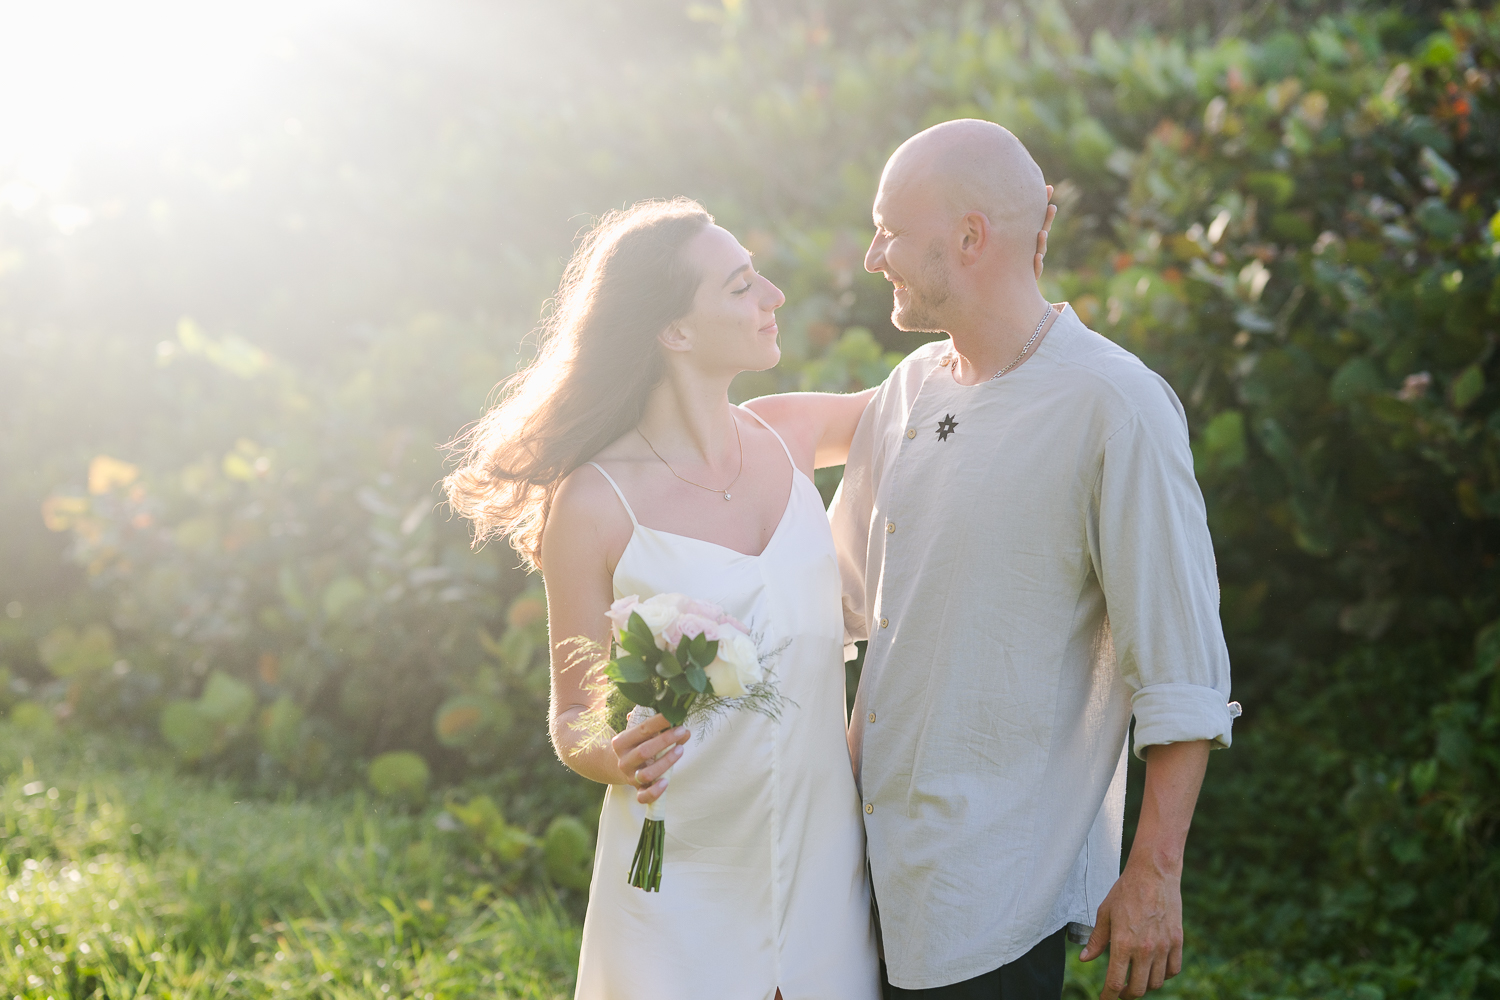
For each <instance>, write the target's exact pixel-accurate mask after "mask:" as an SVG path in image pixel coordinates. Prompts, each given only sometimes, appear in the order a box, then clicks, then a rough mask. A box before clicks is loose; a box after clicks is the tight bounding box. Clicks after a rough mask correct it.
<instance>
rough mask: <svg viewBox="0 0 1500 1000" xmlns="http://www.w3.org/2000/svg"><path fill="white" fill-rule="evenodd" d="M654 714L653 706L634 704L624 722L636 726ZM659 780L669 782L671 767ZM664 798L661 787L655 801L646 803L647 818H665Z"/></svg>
mask: <svg viewBox="0 0 1500 1000" xmlns="http://www.w3.org/2000/svg"><path fill="white" fill-rule="evenodd" d="M655 714H656V709H654V708H647V707H646V706H645V705H637V706H635V707H634V708H632V709H631V710H630V714H629V715H627V716H625V722H626V724H627V725H631V726H638V725H640V724H641V723H642V722H645V721H646V720H647V719H649V718H651V717H652V716H653V715H655ZM670 749H672V748H671V747H670V746H669V747H667V750H670ZM667 750H663V751H662V752H661V753H659V754H657V755H656V756H655V757H652V758H651V760H652V761H657V760H660V759H661V756H662V754H664V753H666V752H667ZM675 766H676V765H675V764H674V765H673V767H675ZM660 780H662V781H664V782H667V783H668V784H670V783H671V780H672V768H671V767H669V768H667V770H666V771H665V772H664V773H663V774H662V776H661V779H660ZM666 798H667V790H666V789H665V788H663V789H662V791H661V795H659V796H657V798H656V801H655V802H648V803H647V804H646V818H647V819H654V820H664V819H666V818H667V807H666Z"/></svg>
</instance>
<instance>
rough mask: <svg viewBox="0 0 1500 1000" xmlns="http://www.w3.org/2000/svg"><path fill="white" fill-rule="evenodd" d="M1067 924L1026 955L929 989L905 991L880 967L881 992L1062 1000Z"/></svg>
mask: <svg viewBox="0 0 1500 1000" xmlns="http://www.w3.org/2000/svg"><path fill="white" fill-rule="evenodd" d="M1067 931H1068V929H1067V928H1066V927H1064V928H1062V929H1061V930H1059V931H1058V932H1057V933H1056V934H1051V935H1049V936H1047V937H1045V938H1042V940H1041V941H1040V942H1038V943H1037V946H1036V947H1035V948H1032V949H1031V950H1030V951H1028V952H1027V953H1026V954H1024V955H1022V956H1021V957H1020V958H1018V959H1016V960H1015V961H1014V962H1010V963H1008V964H1006V965H1002V966H1000V968H998V969H995V970H994V971H993V972H986V973H985V974H984V975H982V976H975V977H974V978H973V979H965V980H964V981H963V982H961V983H953V984H952V985H950V986H937V987H934V988H932V989H929V990H903V989H901V988H900V987H899V986H892V985H891V984H890V981H889V980H888V979H886V975H885V966H884V965H883V964H882V965H881V967H880V983H881V992H882V995H883V996H884V998H885V1000H1060V998H1061V997H1062V988H1063V964H1064V961H1065V959H1066V952H1065V951H1064V948H1063V943H1064V942H1065V941H1066V940H1067Z"/></svg>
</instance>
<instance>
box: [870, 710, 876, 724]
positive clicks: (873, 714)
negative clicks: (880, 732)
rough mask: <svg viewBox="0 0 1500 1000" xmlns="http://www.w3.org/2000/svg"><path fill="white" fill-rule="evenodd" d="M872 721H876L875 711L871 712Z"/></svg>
mask: <svg viewBox="0 0 1500 1000" xmlns="http://www.w3.org/2000/svg"><path fill="white" fill-rule="evenodd" d="M870 721H871V722H874V721H875V713H874V712H871V713H870Z"/></svg>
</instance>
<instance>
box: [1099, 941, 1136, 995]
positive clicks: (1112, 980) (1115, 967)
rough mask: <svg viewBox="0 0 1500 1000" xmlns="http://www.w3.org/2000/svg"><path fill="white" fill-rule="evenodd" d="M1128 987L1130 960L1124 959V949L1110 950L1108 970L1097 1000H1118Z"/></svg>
mask: <svg viewBox="0 0 1500 1000" xmlns="http://www.w3.org/2000/svg"><path fill="white" fill-rule="evenodd" d="M1129 985H1130V959H1129V958H1127V957H1126V950H1125V949H1124V948H1111V949H1110V951H1109V969H1108V970H1107V971H1106V972H1105V973H1104V989H1103V991H1102V992H1101V993H1100V994H1099V1000H1118V998H1119V997H1121V996H1125V995H1126V994H1125V993H1124V990H1125V989H1126V987H1128V986H1129Z"/></svg>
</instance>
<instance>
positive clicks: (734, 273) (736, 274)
mask: <svg viewBox="0 0 1500 1000" xmlns="http://www.w3.org/2000/svg"><path fill="white" fill-rule="evenodd" d="M748 270H750V265H749V264H741V265H740V266H739V267H737V268H735V269H734V270H733V271H732V272H730V275H729V277H727V278H725V279H724V284H723V285H721V286H719V287H721V288H723V287H727V286H728V285H729V283H730V282H731V281H733V280H734V279H735V278H738V277H739V276H740V275H741V274H742V273H743V272H745V271H748Z"/></svg>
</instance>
